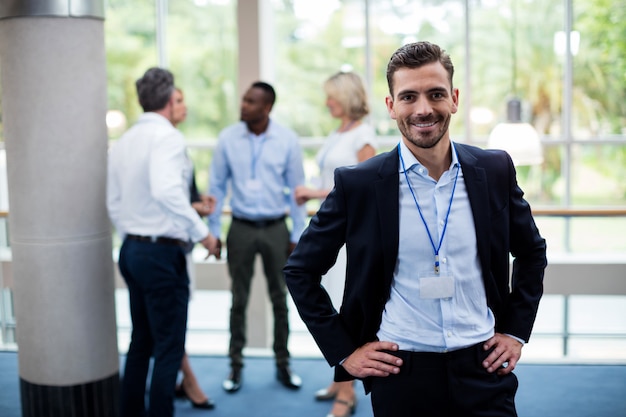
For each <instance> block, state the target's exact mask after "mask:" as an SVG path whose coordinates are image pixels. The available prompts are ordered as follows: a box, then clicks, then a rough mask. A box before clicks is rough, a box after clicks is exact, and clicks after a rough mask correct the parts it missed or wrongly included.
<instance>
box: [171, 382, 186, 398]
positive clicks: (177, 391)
mask: <svg viewBox="0 0 626 417" xmlns="http://www.w3.org/2000/svg"><path fill="white" fill-rule="evenodd" d="M174 397H176V398H187V393H186V392H185V389H184V388H183V383H182V382H181V383H180V385H176V388H174Z"/></svg>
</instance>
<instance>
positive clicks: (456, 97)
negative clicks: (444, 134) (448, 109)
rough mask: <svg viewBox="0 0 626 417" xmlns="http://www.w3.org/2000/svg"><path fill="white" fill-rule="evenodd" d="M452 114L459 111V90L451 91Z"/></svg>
mask: <svg viewBox="0 0 626 417" xmlns="http://www.w3.org/2000/svg"><path fill="white" fill-rule="evenodd" d="M452 103H453V105H452V114H454V113H456V112H457V111H458V110H459V89H458V88H455V89H453V90H452Z"/></svg>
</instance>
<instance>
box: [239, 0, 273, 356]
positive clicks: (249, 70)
mask: <svg viewBox="0 0 626 417" xmlns="http://www.w3.org/2000/svg"><path fill="white" fill-rule="evenodd" d="M270 8H271V5H270V4H269V2H268V0H239V1H238V2H237V35H238V40H239V42H238V58H239V76H238V81H237V86H238V90H239V91H238V94H239V97H241V96H242V95H243V94H244V93H245V92H246V91H247V90H248V87H250V85H251V84H252V83H253V82H255V81H259V80H262V81H266V82H269V83H272V82H273V81H274V80H273V76H272V73H273V71H272V70H271V69H270V68H271V64H273V62H274V60H273V55H271V54H269V53H268V52H269V51H268V49H267V48H268V47H269V46H268V45H270V44H271V42H269V40H268V37H269V35H268V33H269V32H271V25H269V23H270V21H269V16H271V13H270ZM268 25H269V27H268ZM268 65H269V66H270V67H268ZM250 291H251V297H250V301H249V305H248V311H247V313H248V314H247V323H248V328H247V332H246V338H247V346H248V347H250V348H261V349H265V348H270V347H271V346H272V343H273V340H274V333H273V329H274V324H273V323H274V315H273V313H272V308H271V304H270V301H269V298H268V296H267V281H266V279H265V275H264V273H263V263H262V262H261V258H260V256H258V255H257V259H256V261H255V264H254V278H253V280H252V287H251V290H250Z"/></svg>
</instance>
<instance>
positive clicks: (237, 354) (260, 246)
mask: <svg viewBox="0 0 626 417" xmlns="http://www.w3.org/2000/svg"><path fill="white" fill-rule="evenodd" d="M226 245H227V248H228V271H229V273H230V277H231V281H232V282H231V286H232V287H231V291H232V306H231V309H230V346H229V349H228V353H229V356H230V364H231V367H233V368H241V367H243V354H242V351H243V348H244V346H245V345H246V310H247V307H248V300H249V298H250V284H251V282H252V275H253V274H254V260H255V257H256V254H257V253H259V254H260V255H261V259H262V260H263V270H264V272H265V278H266V280H267V291H268V293H269V297H270V301H271V302H272V310H273V313H274V345H273V348H274V354H275V356H276V364H277V365H278V366H286V365H288V364H289V351H288V350H287V339H288V337H289V318H288V310H287V288H286V285H285V278H284V276H283V271H282V270H283V266H285V262H287V250H288V248H289V230H288V229H287V225H286V224H285V222H284V221H279V222H276V223H273V224H271V225H268V226H264V227H257V226H254V225H252V224H248V223H244V222H241V221H238V220H235V219H233V222H232V224H231V226H230V229H229V231H228V237H227V242H226Z"/></svg>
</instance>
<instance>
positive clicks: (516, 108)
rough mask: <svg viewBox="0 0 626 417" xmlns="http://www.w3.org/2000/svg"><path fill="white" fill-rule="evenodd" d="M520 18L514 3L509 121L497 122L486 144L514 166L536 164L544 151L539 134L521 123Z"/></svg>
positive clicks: (507, 118)
mask: <svg viewBox="0 0 626 417" xmlns="http://www.w3.org/2000/svg"><path fill="white" fill-rule="evenodd" d="M516 30H517V19H516V10H515V4H513V30H512V31H511V55H512V59H511V62H512V77H511V84H512V93H513V98H511V99H509V100H508V101H507V105H506V110H507V111H506V122H504V123H498V124H497V125H496V126H495V127H494V128H493V130H492V131H491V133H490V134H489V140H488V142H487V147H488V148H490V149H502V150H504V151H506V152H507V153H508V154H509V155H510V156H511V159H512V160H513V163H514V164H515V165H536V164H541V163H542V162H543V152H542V148H541V141H540V139H539V135H538V134H537V131H536V130H535V128H534V127H532V126H531V125H530V124H529V123H525V122H522V101H521V100H520V99H519V98H518V97H517V95H516V93H515V92H516V78H517V55H516V52H517V51H516V40H515V35H516V33H515V32H516Z"/></svg>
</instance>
